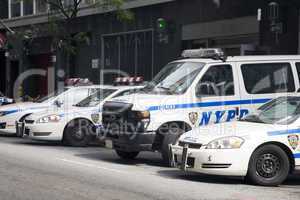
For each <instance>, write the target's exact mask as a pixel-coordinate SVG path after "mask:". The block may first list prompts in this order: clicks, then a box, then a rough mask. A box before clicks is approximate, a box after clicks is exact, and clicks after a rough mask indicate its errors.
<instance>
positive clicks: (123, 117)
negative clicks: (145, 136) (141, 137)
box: [102, 102, 144, 138]
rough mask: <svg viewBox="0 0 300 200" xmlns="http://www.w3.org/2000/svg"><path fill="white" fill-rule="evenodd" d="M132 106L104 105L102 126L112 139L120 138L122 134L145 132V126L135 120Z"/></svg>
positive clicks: (123, 104)
mask: <svg viewBox="0 0 300 200" xmlns="http://www.w3.org/2000/svg"><path fill="white" fill-rule="evenodd" d="M132 106H133V105H132V104H125V103H119V102H106V103H105V104H104V105H103V112H102V124H103V127H104V131H105V132H106V134H107V135H108V136H110V137H115V138H116V137H118V135H120V134H122V133H126V134H128V133H129V134H130V133H136V132H143V131H144V129H143V127H144V126H143V124H142V123H141V122H140V121H138V120H137V119H136V118H135V112H134V111H132Z"/></svg>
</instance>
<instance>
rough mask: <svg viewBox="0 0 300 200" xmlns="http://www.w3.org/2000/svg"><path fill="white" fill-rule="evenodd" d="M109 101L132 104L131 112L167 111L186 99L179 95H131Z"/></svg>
mask: <svg viewBox="0 0 300 200" xmlns="http://www.w3.org/2000/svg"><path fill="white" fill-rule="evenodd" d="M110 101H112V102H120V103H128V104H133V110H150V111H154V110H167V109H170V108H172V107H173V106H175V105H176V104H180V102H182V103H183V102H186V101H187V99H186V97H185V98H183V97H182V96H181V95H161V94H144V93H138V94H131V95H126V96H121V97H117V98H113V99H111V100H110Z"/></svg>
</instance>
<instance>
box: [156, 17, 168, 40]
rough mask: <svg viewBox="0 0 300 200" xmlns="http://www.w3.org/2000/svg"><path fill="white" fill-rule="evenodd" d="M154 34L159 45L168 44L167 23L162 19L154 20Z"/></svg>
mask: <svg viewBox="0 0 300 200" xmlns="http://www.w3.org/2000/svg"><path fill="white" fill-rule="evenodd" d="M156 32H157V36H158V42H159V43H165V44H166V43H168V42H169V35H168V34H169V33H168V23H167V21H166V20H165V19H164V18H158V19H157V20H156Z"/></svg>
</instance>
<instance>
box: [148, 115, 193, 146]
mask: <svg viewBox="0 0 300 200" xmlns="http://www.w3.org/2000/svg"><path fill="white" fill-rule="evenodd" d="M171 124H177V125H178V127H179V128H181V129H183V130H185V132H187V131H190V130H192V127H191V126H190V125H189V124H188V123H187V122H185V121H170V122H166V123H164V124H162V125H161V126H160V127H159V128H158V129H157V130H156V134H155V138H154V143H153V145H152V148H153V149H154V150H160V149H161V147H162V144H163V140H164V137H165V135H164V133H162V132H161V131H160V130H161V129H162V128H163V127H168V126H169V125H171Z"/></svg>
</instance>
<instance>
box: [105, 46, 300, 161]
mask: <svg viewBox="0 0 300 200" xmlns="http://www.w3.org/2000/svg"><path fill="white" fill-rule="evenodd" d="M182 57H183V58H182V59H179V60H176V61H174V62H171V63H169V64H167V65H166V66H165V67H164V68H163V69H162V70H161V72H159V73H158V74H157V75H156V76H155V78H154V79H153V80H152V81H151V82H149V84H148V85H147V86H146V87H145V89H144V90H143V91H141V92H139V93H137V94H134V95H129V96H124V97H120V98H116V99H113V100H111V101H109V102H106V103H105V104H104V106H103V113H102V120H103V126H104V130H105V133H106V136H107V140H106V145H107V147H112V148H114V149H115V150H116V153H117V154H118V155H119V156H120V157H121V158H125V159H133V158H135V157H136V156H137V155H138V154H139V152H141V151H159V152H161V153H162V157H163V160H164V161H165V162H166V163H169V162H170V154H169V144H173V143H175V141H176V140H177V139H178V137H179V136H180V135H182V134H183V133H184V132H187V131H190V130H192V129H194V128H196V127H199V126H207V125H210V124H218V123H221V122H231V121H234V120H237V119H242V118H244V117H245V116H247V115H248V114H249V113H250V112H252V111H254V110H256V109H257V108H258V107H259V106H261V105H262V104H264V103H266V102H268V101H270V100H271V99H273V98H275V97H278V96H285V95H295V94H296V93H297V90H298V89H299V77H300V76H299V74H300V56H234V57H226V56H224V53H223V52H222V51H221V50H220V49H199V50H186V51H184V52H183V54H182Z"/></svg>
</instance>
